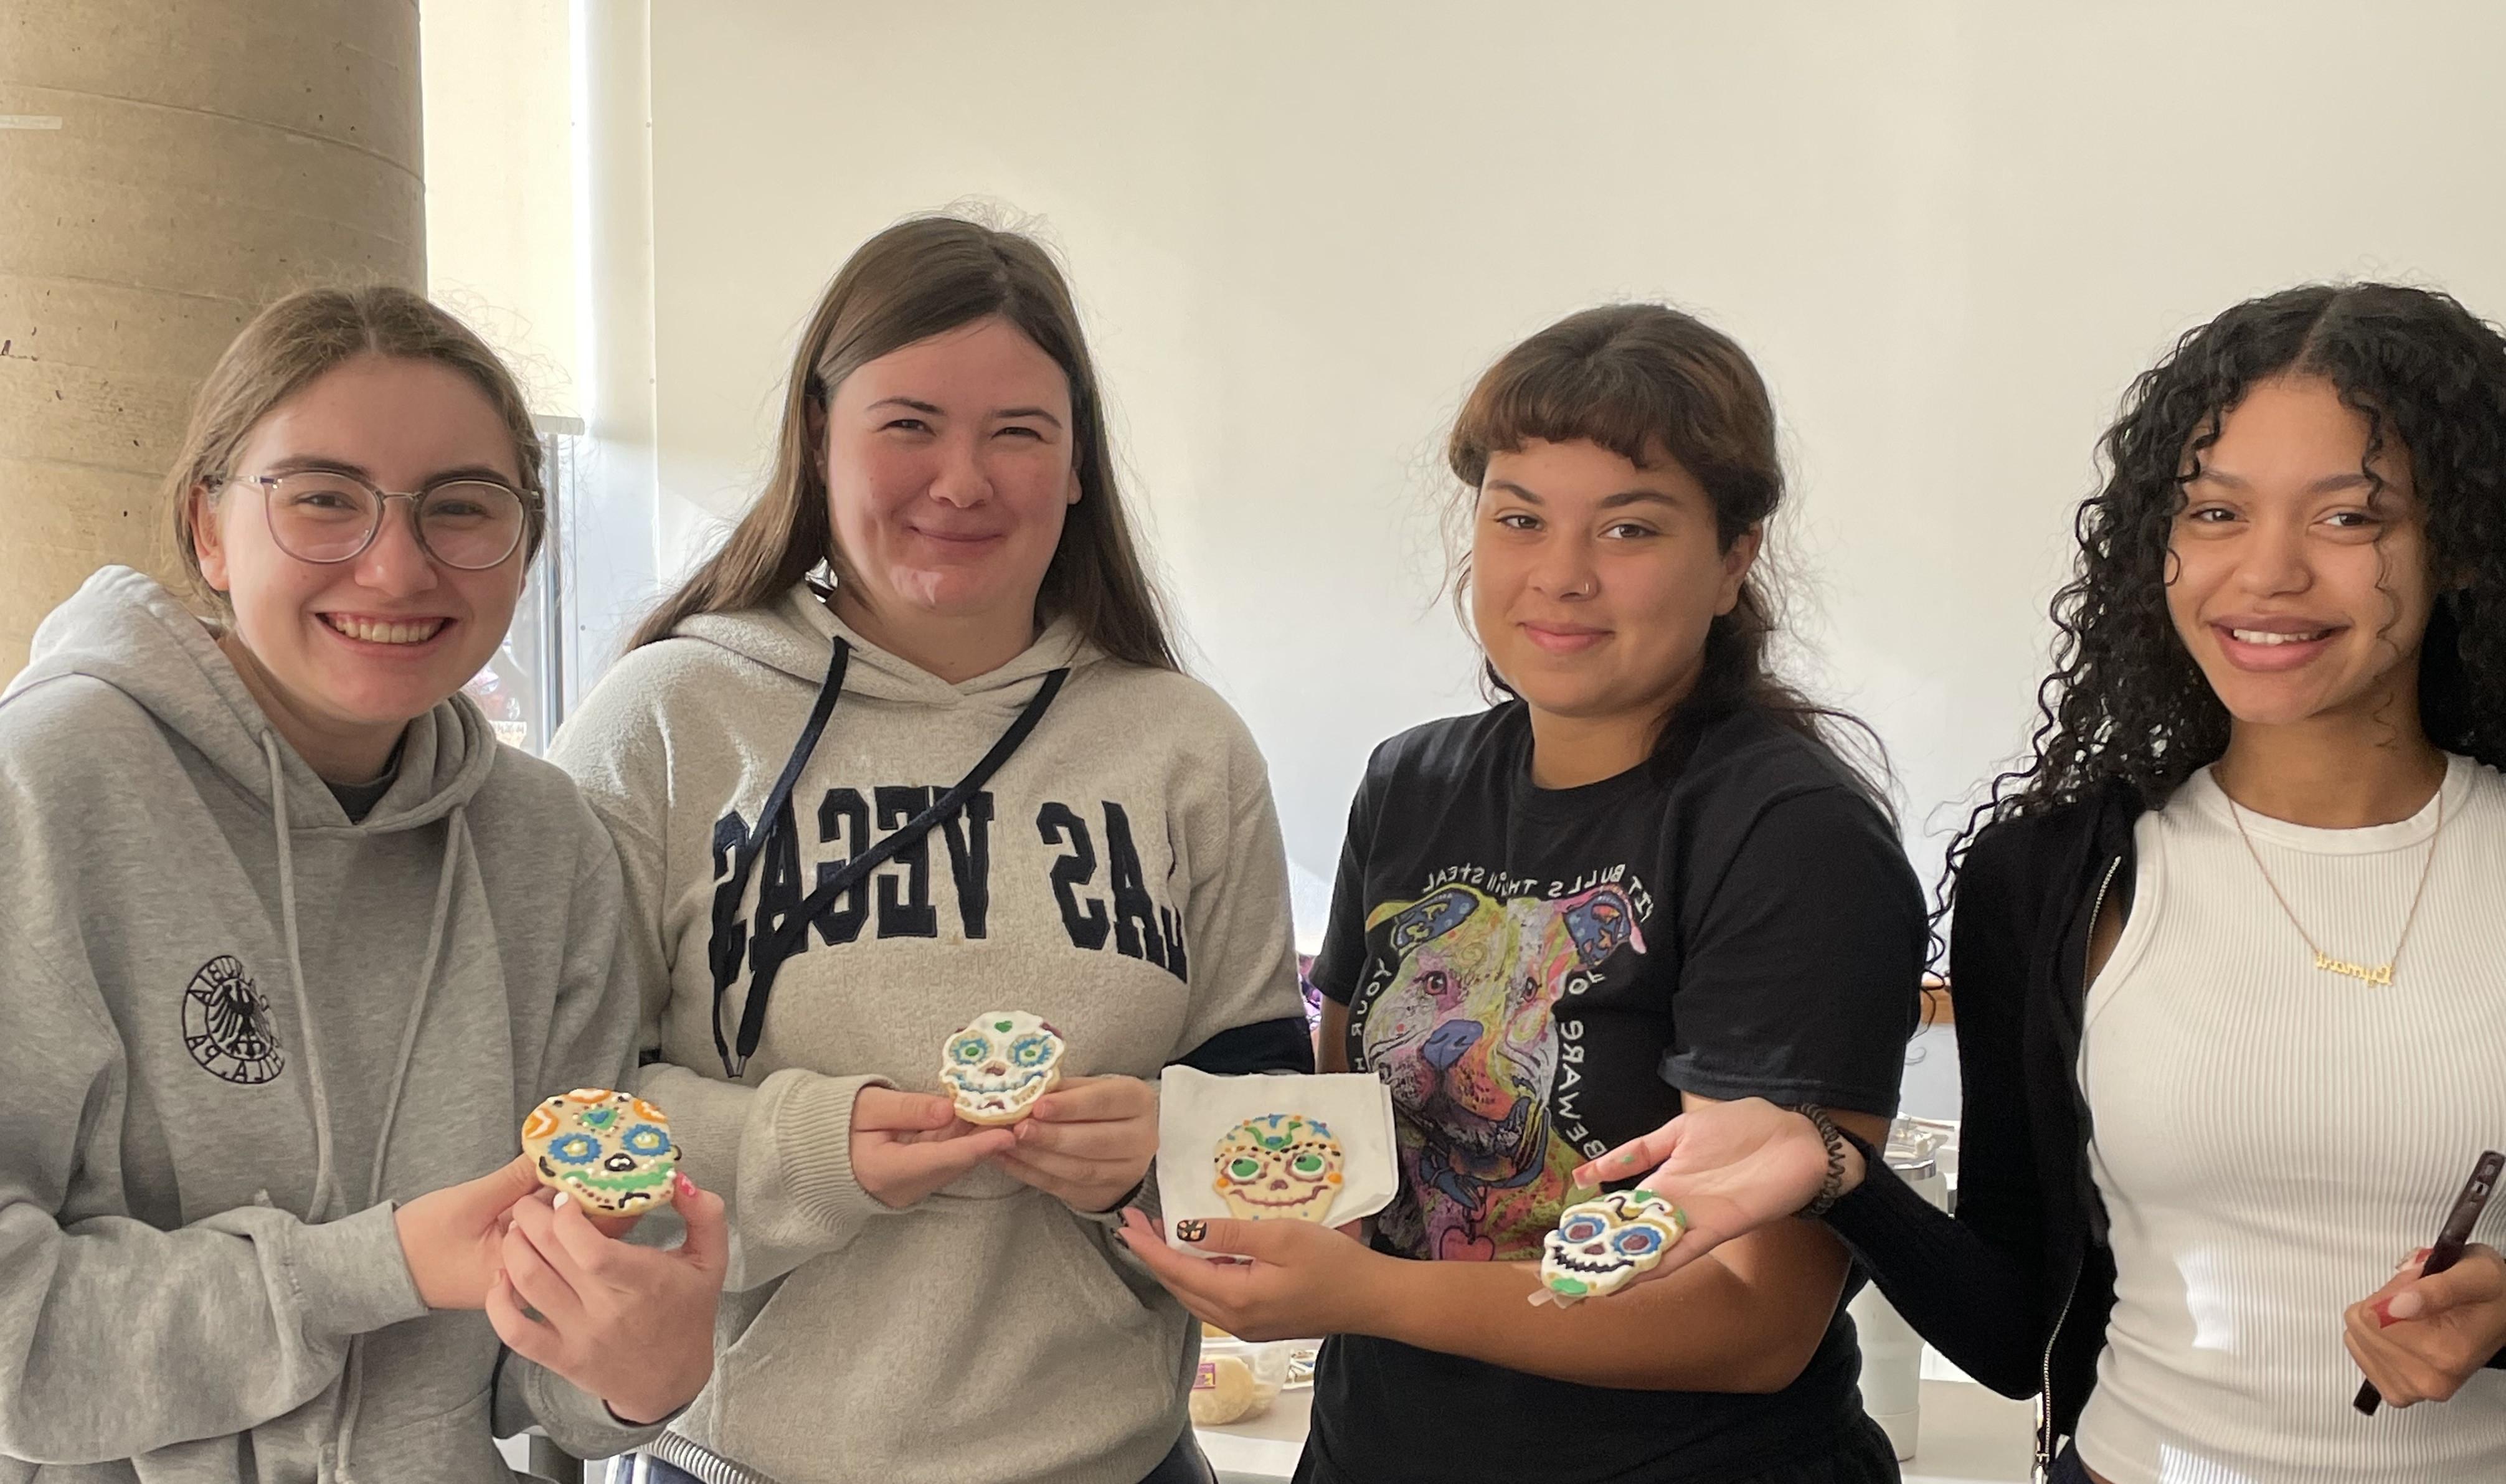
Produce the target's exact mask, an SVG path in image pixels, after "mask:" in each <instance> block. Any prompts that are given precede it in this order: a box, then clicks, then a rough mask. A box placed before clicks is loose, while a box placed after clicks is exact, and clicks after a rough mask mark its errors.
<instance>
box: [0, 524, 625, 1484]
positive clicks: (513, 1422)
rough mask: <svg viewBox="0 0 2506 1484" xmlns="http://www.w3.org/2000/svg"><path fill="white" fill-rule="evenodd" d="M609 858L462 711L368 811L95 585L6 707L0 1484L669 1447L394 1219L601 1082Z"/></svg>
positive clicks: (561, 782) (441, 1477) (126, 581)
mask: <svg viewBox="0 0 2506 1484" xmlns="http://www.w3.org/2000/svg"><path fill="white" fill-rule="evenodd" d="M620 903H621V878H620V874H619V869H618V863H617V858H616V853H615V851H614V850H613V849H612V847H611V846H610V843H609V838H608V835H607V833H606V832H605V831H604V830H603V829H602V828H601V827H600V825H599V823H598V821H597V820H596V819H595V818H594V817H593V816H592V814H591V812H590V810H588V809H587V808H586V807H585V805H584V803H583V801H582V800H581V798H580V797H579V796H578V795H577V794H576V792H575V790H574V788H573V786H572V785H571V784H570V783H568V782H567V781H566V779H565V778H564V776H563V775H562V774H560V773H558V772H557V771H556V770H555V769H554V768H551V767H549V766H547V765H546V764H543V763H540V762H537V761H535V760H533V759H531V758H528V757H526V756H523V755H522V754H520V753H518V752H516V751H514V750H513V749H511V748H509V747H504V746H501V745H499V744H498V743H497V742H495V741H494V739H493V735H492V734H491V733H490V731H489V730H488V726H487V723H486V719H485V718H484V717H483V716H482V715H481V714H480V712H479V710H478V708H477V707H476V706H472V705H471V704H470V703H469V701H468V700H467V699H466V698H460V697H456V698H454V699H453V700H451V701H449V702H447V703H445V704H444V705H441V706H437V707H436V708H435V709H434V710H433V711H432V712H430V713H429V714H427V715H425V716H421V717H419V718H418V719H417V720H416V721H414V722H412V723H411V725H410V727H409V730H408V732H407V734H406V735H405V737H404V740H403V742H402V745H401V759H400V769H399V775H398V778H397V780H396V781H395V782H394V783H393V784H392V785H391V787H390V789H389V791H388V792H386V793H385V794H384V796H383V797H382V799H381V801H380V802H379V803H377V804H376V806H375V808H374V810H373V811H372V813H371V814H368V815H367V817H366V819H365V820H364V822H362V823H351V822H349V820H348V817H347V815H346V814H344V813H343V812H342V810H341V809H340V804H339V802H338V801H337V800H336V799H335V798H334V797H333V796H332V794H331V792H330V790H329V789H328V788H327V787H326V786H325V785H324V783H323V781H322V779H321V778H319V777H317V776H316V775H315V774H314V773H313V771H312V769H311V768H310V767H309V766H307V764H306V763H305V762H304V759H303V758H302V757H301V756H299V755H298V754H297V753H296V752H295V750H294V749H292V748H291V747H289V746H288V744H287V743H286V742H283V741H281V740H280V739H279V738H278V737H277V735H276V734H275V733H274V732H273V731H272V730H271V728H270V726H269V721H268V719H267V718H266V717H265V715H264V714H263V712H262V710H261V708H260V707H259V706H257V705H256V704H255V703H254V701H253V699H252V697H251V695H250V693H249V692H247V691H246V690H245V689H244V686H243V682H242V681H241V679H240V678H239V677H238V676H237V675H236V674H235V671H234V669H233V666H232V665H230V664H229V663H228V661H227V659H226V657H225V655H224V654H223V653H222V652H221V651H220V650H219V649H218V647H217V645H216V644H215V642H214V641H213V640H212V638H211V636H210V634H209V633H208V632H207V631H206V630H205V629H204V628H203V627H202V626H201V624H200V622H199V621H198V620H197V619H196V618H193V617H192V616H190V615H189V614H188V613H187V612H185V610H184V609H183V608H182V606H181V605H180V604H178V603H177V602H175V601H174V599H173V598H172V597H170V596H169V595H167V594H166V593H165V592H164V590H163V589H161V588H160V587H159V586H158V585H157V584H156V583H154V582H152V581H150V580H149V579H148V578H146V577H143V576H141V575H140V574H138V573H136V572H133V571H130V570H128V569H126V568H122V567H108V568H106V569H104V570H103V571H100V572H98V573H97V574H96V575H95V576H94V577H92V578H90V580H89V581H88V584H87V586H86V587H85V588H83V589H81V590H80V592H79V593H78V594H77V595H76V596H75V597H72V598H71V599H70V600H69V601H68V602H66V603H64V604H62V605H61V607H60V608H59V609H58V610H57V611H55V612H54V614H53V615H52V616H51V617H50V618H49V619H47V620H45V622H44V625H43V627H42V628H41V629H40V630H38V631H37V633H36V635H35V649H34V658H33V662H32V663H31V664H30V665H29V666H28V668H27V669H26V670H25V671H24V673H22V674H20V675H19V676H18V678H17V680H15V681H14V682H12V683H11V685H10V687H9V689H8V690H7V691H6V692H5V693H0V965H5V972H0V1026H6V1027H7V1028H8V1031H7V1034H6V1035H5V1036H4V1037H0V1481H10V1484H16V1481H22V1480H30V1479H39V1480H43V1481H45V1484H68V1481H72V1480H76V1481H79V1484H90V1481H95V1484H101V1481H105V1480H134V1479H137V1480H148V1481H152V1484H153V1481H169V1484H170V1481H183V1484H193V1481H198V1484H212V1481H218V1484H223V1481H231V1480H256V1481H265V1484H268V1481H277V1480H316V1479H319V1480H326V1481H327V1480H341V1481H346V1480H378V1481H379V1480H403V1479H406V1480H428V1481H471V1480H490V1479H492V1480H499V1481H504V1480H509V1479H510V1477H511V1474H510V1472H509V1470H508V1469H507V1468H506V1467H505V1466H504V1465H503V1463H502V1462H501V1461H500V1459H499V1457H498V1455H497V1452H496V1449H495V1445H494V1442H493V1441H492V1439H491V1436H490V1434H491V1431H492V1432H494V1433H511V1432H514V1431H518V1430H521V1429H523V1428H525V1427H528V1426H530V1425H532V1424H533V1423H537V1424H540V1425H542V1426H544V1427H545V1428H546V1430H548V1431H549V1432H550V1433H551V1434H552V1435H554V1436H555V1438H557V1440H558V1441H559V1442H560V1443H562V1444H564V1445H565V1446H566V1447H568V1448H569V1449H571V1450H573V1451H575V1452H578V1453H588V1454H600V1453H608V1452H616V1451H618V1450H620V1449H622V1448H624V1447H627V1446H629V1445H631V1444H632V1443H634V1442H635V1441H637V1440H639V1439H641V1438H643V1437H646V1436H648V1435H650V1430H643V1429H635V1430H629V1429H626V1428H622V1427H620V1426H618V1425H617V1424H616V1423H614V1422H613V1421H612V1420H611V1419H610V1418H609V1416H608V1413H607V1410H606V1409H605V1408H603V1407H602V1406H601V1405H600V1403H599V1401H598V1400H597V1399H596V1398H593V1397H591V1396H588V1395H585V1394H583V1393H582V1392H580V1391H579V1390H577V1389H576V1388H575V1387H573V1386H572V1385H570V1384H568V1383H566V1382H564V1381H561V1380H559V1379H557V1378H556V1377H555V1376H554V1375H553V1374H551V1373H549V1372H547V1371H545V1370H543V1369H542V1368H540V1367H539V1366H537V1365H534V1364H532V1363H530V1362H528V1361H525V1360H523V1359H521V1358H520V1357H516V1356H512V1355H509V1354H506V1353H505V1352H503V1350H502V1349H501V1347H500V1346H499V1345H498V1344H497V1341H496V1337H495V1333H494V1331H493V1330H491V1329H490V1328H489V1327H488V1324H487V1321H486V1320H485V1318H484V1317H483V1316H482V1315H479V1314H475V1313H429V1312H428V1311H427V1309H426V1307H425V1305H424V1304H423V1303H421V1302H420V1301H419V1299H418V1296H417V1291H416V1287H415V1285H414V1282H413V1280H412V1278H411V1276H410V1272H409V1267H408V1263H407V1262H406V1260H405V1259H404V1258H403V1256H402V1254H401V1249H400V1244H399V1240H398V1237H397V1235H396V1233H395V1231H394V1228H393V1222H392V1204H393V1202H394V1201H396V1200H400V1201H405V1200H408V1199H411V1198H412V1197H414V1196H417V1195H421V1194H423V1193H425V1192H427V1191H429V1190H434V1189H436V1188H438V1187H441V1186H444V1185H448V1184H451V1183H453V1182H455V1181H459V1180H465V1179H470V1178H473V1177H475V1176H481V1175H483V1174H486V1173H487V1172H489V1171H491V1170H493V1169H495V1168H496V1167H497V1166H498V1165H500V1164H502V1163H504V1162H505V1161H506V1160H508V1159H511V1158H512V1157H513V1155H514V1153H515V1152H516V1150H517V1148H518V1141H517V1130H518V1128H519V1123H520V1119H521V1115H522V1113H523V1111H524V1110H525V1109H526V1107H527V1106H528V1105H529V1104H532V1103H533V1102H535V1101H537V1100H538V1099H539V1098H541V1097H543V1096H546V1095H547V1094H549V1093H552V1092H557V1091H562V1090H564V1089H566V1088H568V1087H572V1086H576V1085H581V1084H600V1085H614V1083H615V1082H616V1080H617V1079H618V1078H619V1077H621V1076H623V1075H624V1074H625V1069H626V1062H627V1048H628V1046H629V1043H630V1038H631V1035H632V1032H633V1029H634V1026H633V1022H634V1005H633V999H632V990H631V988H630V987H629V986H628V984H627V982H626V981H625V980H624V979H619V978H613V973H612V960H613V957H614V948H615V944H616V940H617V933H618V925H619V913H620Z"/></svg>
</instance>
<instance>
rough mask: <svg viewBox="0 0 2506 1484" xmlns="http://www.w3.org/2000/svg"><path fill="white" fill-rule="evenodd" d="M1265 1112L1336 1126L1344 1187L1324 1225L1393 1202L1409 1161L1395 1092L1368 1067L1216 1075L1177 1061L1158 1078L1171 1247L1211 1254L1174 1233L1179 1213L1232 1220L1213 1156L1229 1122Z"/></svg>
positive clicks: (1162, 1181)
mask: <svg viewBox="0 0 2506 1484" xmlns="http://www.w3.org/2000/svg"><path fill="white" fill-rule="evenodd" d="M1265 1113H1293V1114H1295V1115H1297V1116H1298V1117H1301V1118H1304V1119H1306V1120H1307V1121H1308V1122H1313V1123H1319V1124H1321V1125H1322V1126H1323V1127H1325V1128H1327V1129H1329V1130H1331V1134H1332V1137H1333V1138H1334V1139H1337V1140H1340V1146H1341V1153H1342V1155H1343V1159H1344V1163H1343V1166H1342V1169H1341V1187H1340V1194H1339V1195H1337V1196H1335V1197H1333V1199H1332V1204H1331V1209H1330V1210H1329V1211H1328V1212H1326V1213H1324V1217H1323V1222H1322V1224H1324V1225H1326V1226H1339V1225H1342V1224H1343V1223H1345V1222H1349V1221H1354V1220H1356V1219H1358V1218H1359V1217H1360V1216H1371V1215H1373V1214H1375V1213H1377V1212H1378V1211H1381V1210H1382V1209H1383V1208H1384V1207H1386V1206H1389V1205H1391V1204H1392V1197H1393V1196H1394V1195H1395V1194H1397V1193H1398V1192H1399V1191H1400V1189H1401V1162H1400V1161H1399V1160H1398V1159H1397V1158H1395V1157H1394V1153H1393V1150H1394V1144H1393V1141H1392V1091H1391V1089H1389V1088H1387V1087H1385V1086H1384V1085H1383V1084H1382V1083H1381V1082H1378V1081H1377V1080H1376V1079H1375V1078H1374V1077H1373V1076H1371V1075H1369V1074H1367V1073H1365V1072H1351V1071H1343V1072H1330V1073H1326V1074H1323V1075H1320V1076H1304V1077H1293V1076H1291V1077H1280V1076H1263V1075H1258V1074H1257V1075H1253V1076H1243V1077H1214V1076H1211V1075H1210V1074H1209V1073H1207V1072H1205V1071H1196V1070H1195V1069H1193V1068H1189V1067H1169V1068H1166V1069H1165V1071H1164V1074H1163V1075H1161V1076H1160V1077H1159V1079H1158V1207H1159V1210H1160V1211H1161V1212H1162V1213H1164V1217H1165V1222H1166V1233H1167V1235H1166V1245H1167V1246H1169V1247H1171V1248H1173V1249H1175V1250H1176V1251H1179V1252H1191V1253H1192V1254H1193V1255H1195V1256H1197V1257H1199V1256H1206V1255H1208V1254H1206V1253H1204V1252H1201V1251H1199V1249H1195V1248H1191V1247H1187V1246H1185V1245H1184V1244H1182V1243H1180V1242H1177V1241H1175V1240H1174V1235H1173V1234H1174V1224H1175V1223H1176V1222H1177V1221H1182V1220H1187V1219H1190V1218H1193V1217H1199V1218H1200V1219H1202V1220H1217V1219H1225V1218H1228V1217H1231V1216H1233V1215H1234V1214H1235V1213H1233V1212H1230V1211H1229V1210H1228V1209H1227V1202H1226V1201H1225V1200H1223V1199H1221V1198H1220V1196H1219V1194H1218V1190H1217V1188H1216V1183H1215V1181H1216V1177H1217V1166H1216V1165H1215V1164H1214V1163H1213V1162H1212V1160H1213V1156H1214V1155H1215V1154H1216V1152H1217V1149H1218V1141H1219V1140H1222V1139H1224V1138H1226V1137H1227V1133H1228V1131H1229V1130H1230V1129H1233V1128H1235V1126H1236V1125H1237V1124H1239V1123H1242V1122H1244V1121H1245V1120H1246V1119H1248V1118H1259V1117H1261V1116H1262V1115H1264V1114H1265Z"/></svg>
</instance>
